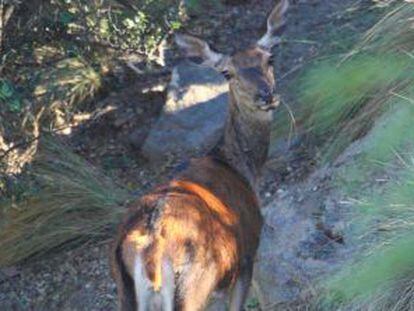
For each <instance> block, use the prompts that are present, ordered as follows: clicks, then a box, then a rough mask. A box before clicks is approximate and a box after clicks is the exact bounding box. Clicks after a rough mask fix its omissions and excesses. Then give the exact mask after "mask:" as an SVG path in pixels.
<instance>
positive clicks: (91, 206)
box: [0, 137, 129, 266]
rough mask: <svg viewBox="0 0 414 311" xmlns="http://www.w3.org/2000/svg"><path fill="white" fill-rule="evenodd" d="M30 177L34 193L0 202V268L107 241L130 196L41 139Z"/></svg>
mask: <svg viewBox="0 0 414 311" xmlns="http://www.w3.org/2000/svg"><path fill="white" fill-rule="evenodd" d="M31 174H32V175H33V176H34V178H35V180H36V183H37V191H36V192H35V193H33V194H32V195H31V196H29V197H27V198H24V199H22V200H18V201H15V200H6V201H2V202H0V213H1V214H2V215H3V216H4V217H2V221H1V223H0V248H1V249H3V250H7V251H3V252H1V253H0V266H8V265H13V264H16V263H20V262H22V261H24V260H27V259H29V258H33V257H36V256H44V255H48V254H50V251H52V250H56V249H58V248H60V249H62V248H70V247H73V246H75V245H77V246H79V245H82V244H85V243H90V242H93V241H97V240H102V239H105V238H108V237H110V236H111V233H112V232H113V229H114V228H115V227H116V224H117V223H118V222H119V219H120V216H121V215H122V213H123V209H122V208H121V206H122V204H124V203H125V202H126V201H127V200H128V198H129V194H128V192H127V191H126V190H125V189H124V188H123V187H121V186H119V185H118V184H116V183H115V182H114V181H112V180H110V179H109V178H108V177H106V176H105V175H103V174H102V173H101V172H99V171H97V170H96V169H95V168H93V167H92V166H91V165H90V164H89V163H87V162H86V161H85V160H83V159H82V158H81V157H79V156H78V155H76V154H74V153H73V152H72V151H71V150H70V149H69V148H68V147H67V146H65V145H64V144H62V143H60V142H58V141H57V140H55V139H53V138H50V137H49V138H44V139H42V141H41V144H40V149H39V152H38V154H37V157H36V159H35V161H34V162H33V164H32V169H31Z"/></svg>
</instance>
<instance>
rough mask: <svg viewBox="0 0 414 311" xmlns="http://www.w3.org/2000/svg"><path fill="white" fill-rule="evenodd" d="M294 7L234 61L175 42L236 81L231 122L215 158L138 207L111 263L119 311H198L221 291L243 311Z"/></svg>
mask: <svg viewBox="0 0 414 311" xmlns="http://www.w3.org/2000/svg"><path fill="white" fill-rule="evenodd" d="M287 8H288V0H281V1H280V2H279V4H278V5H277V6H276V7H275V8H274V9H273V11H272V13H271V14H270V17H269V18H268V21H267V32H266V34H265V35H264V36H263V37H262V38H261V39H260V40H259V41H258V42H257V43H256V44H255V45H254V46H253V47H251V48H249V49H248V50H246V51H243V52H239V53H236V54H234V55H233V56H225V55H223V54H219V53H217V52H214V51H213V50H211V49H210V48H209V46H208V44H207V43H206V42H204V41H202V40H200V39H197V38H194V37H191V36H187V35H177V36H176V42H177V44H178V46H180V47H181V48H182V49H183V50H184V51H185V53H186V54H187V56H189V57H196V58H198V59H202V60H203V65H206V66H211V67H213V68H215V69H217V70H218V71H220V72H222V73H223V74H224V75H225V77H226V78H227V79H228V80H229V85H230V95H229V98H230V99H229V105H230V107H229V108H230V109H229V111H230V113H229V117H228V120H227V122H226V126H225V131H224V134H223V137H222V139H221V140H220V142H219V143H218V144H217V146H216V147H215V148H213V149H212V151H211V152H210V153H209V154H208V155H207V156H205V157H202V158H194V159H192V160H191V161H190V164H189V166H188V167H187V168H186V169H185V170H184V171H182V172H181V173H179V174H178V175H177V176H175V177H174V178H173V179H172V180H171V181H170V182H169V183H167V184H166V185H164V186H161V187H158V188H156V189H155V190H153V191H152V192H150V193H149V194H147V195H144V196H143V197H141V198H140V199H139V200H137V201H136V202H134V203H132V204H131V206H130V208H129V210H128V212H127V215H126V217H125V219H124V221H123V222H122V224H121V225H120V227H119V232H118V236H117V239H116V241H115V243H114V248H113V254H112V255H113V257H112V261H111V264H112V270H113V275H114V278H115V280H116V283H117V287H118V296H119V307H120V310H123V311H124V310H139V311H144V310H168V311H170V310H171V311H172V310H185V311H197V310H202V309H203V308H205V307H206V305H207V304H208V300H209V297H210V296H211V294H212V293H213V292H216V291H224V292H226V293H227V292H228V293H229V296H230V310H232V311H236V310H237V311H238V310H242V309H243V305H244V303H245V300H246V296H247V292H248V289H249V286H250V282H251V278H252V270H253V262H254V258H255V254H256V250H257V247H258V244H259V238H260V231H261V227H262V217H261V214H260V208H259V203H258V199H257V196H256V191H255V189H256V185H257V180H258V177H259V175H260V170H261V168H262V166H263V164H264V162H265V160H266V157H267V151H268V145H269V139H270V122H271V119H272V110H273V109H274V108H275V107H276V106H277V105H278V101H277V100H276V96H275V94H274V89H275V79H274V76H273V66H272V55H271V52H270V51H271V48H272V46H274V45H275V44H277V43H279V41H280V39H279V37H278V34H279V32H280V30H281V27H282V26H283V25H284V23H285V18H284V15H285V13H286V10H287Z"/></svg>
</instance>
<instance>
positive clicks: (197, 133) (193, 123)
mask: <svg viewBox="0 0 414 311" xmlns="http://www.w3.org/2000/svg"><path fill="white" fill-rule="evenodd" d="M227 91H228V84H227V83H226V81H225V79H223V78H222V77H221V75H220V74H219V73H217V72H215V71H214V70H213V69H209V68H205V67H201V66H197V65H194V64H190V63H186V62H185V63H182V64H180V65H178V66H176V67H175V68H174V70H173V73H172V78H171V82H170V85H169V89H168V95H167V102H166V104H165V106H164V109H163V111H162V113H161V116H160V118H159V120H158V121H157V123H156V124H155V126H154V127H153V128H152V129H151V131H150V133H149V135H148V137H147V139H146V141H145V143H144V145H143V147H142V153H143V154H144V156H146V157H147V158H148V159H150V160H151V161H158V160H162V159H165V158H166V157H167V156H168V155H169V154H174V155H179V156H189V155H194V154H198V153H201V152H205V151H206V150H208V149H209V148H211V147H212V146H213V145H214V144H215V143H216V142H217V141H218V139H219V138H220V135H221V134H222V131H223V127H224V123H225V121H226V116H227V111H228V110H227V102H228V94H227Z"/></svg>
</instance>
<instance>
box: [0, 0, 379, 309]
mask: <svg viewBox="0 0 414 311" xmlns="http://www.w3.org/2000/svg"><path fill="white" fill-rule="evenodd" d="M292 2H293V1H292ZM294 2H295V3H294V4H293V5H292V8H291V10H290V13H289V21H288V27H287V30H286V33H285V36H284V38H285V42H284V43H283V44H282V45H281V46H280V47H278V48H276V49H275V54H276V68H275V70H276V77H277V80H278V82H279V89H280V92H281V94H282V98H283V100H284V102H285V103H286V104H288V105H291V106H294V105H295V102H294V94H292V87H291V85H292V82H293V81H294V78H295V75H296V74H297V72H298V71H299V70H300V69H301V68H302V67H303V66H304V65H305V64H307V63H308V62H309V61H310V60H311V59H314V58H315V57H322V56H323V55H326V51H329V52H330V53H340V52H342V51H343V48H344V45H346V44H349V42H352V40H353V38H355V36H356V35H357V34H359V33H361V31H364V30H365V29H367V28H368V27H369V26H370V25H372V22H373V21H371V20H370V19H369V18H368V17H367V15H364V14H363V12H364V11H363V10H364V9H366V8H367V6H368V5H370V4H371V1H368V0H366V1H355V0H298V1H294ZM273 3H274V1H271V0H262V1H249V2H248V3H246V4H241V5H235V6H225V7H224V8H213V9H212V10H211V11H208V13H203V14H202V13H199V14H198V16H195V17H194V20H193V21H192V27H191V33H193V34H196V35H198V36H200V37H203V38H205V39H206V40H207V41H209V42H210V43H212V45H213V46H214V47H215V48H216V49H217V50H220V51H223V52H228V53H231V52H232V51H234V50H237V49H240V48H243V47H245V46H247V45H248V44H251V43H252V41H251V38H259V36H260V34H261V33H262V32H263V31H264V29H265V16H266V14H267V12H269V11H270V9H271V7H272V5H273ZM344 38H349V39H344ZM347 41H348V42H347ZM173 55H174V53H173ZM177 62H178V60H177V59H176V58H174V57H173V58H172V59H171V60H169V65H168V66H169V67H168V68H169V69H170V68H171V66H172V65H174V64H176V63H177ZM169 79H170V74H169V71H168V70H166V71H165V72H160V73H158V74H153V75H150V76H142V77H140V78H138V79H135V82H134V84H133V85H130V86H128V87H127V88H125V89H124V90H122V91H121V92H120V93H113V94H110V96H109V97H108V98H106V99H105V100H104V101H103V102H102V103H101V106H102V110H104V109H105V108H106V107H111V106H114V107H116V108H117V109H115V110H114V111H113V112H111V113H108V114H106V115H105V116H104V117H101V118H97V119H96V120H95V121H94V122H90V123H89V124H86V125H84V126H83V127H81V128H79V129H77V130H75V132H74V134H73V135H72V136H71V139H70V144H71V145H72V146H73V148H74V149H75V150H76V151H77V152H78V153H79V154H81V155H83V156H85V157H86V158H87V159H88V160H89V161H91V162H92V163H94V164H95V165H96V166H98V167H100V168H103V169H104V170H105V171H106V172H107V173H108V174H109V175H112V176H114V177H116V178H119V179H120V180H121V181H123V182H124V183H125V184H126V185H127V186H128V188H130V189H131V190H132V191H136V193H137V194H139V193H141V192H143V191H145V190H146V189H148V188H149V187H151V186H152V185H153V184H155V183H157V182H159V181H160V180H162V179H163V178H165V176H168V175H169V171H170V169H171V168H172V167H173V166H174V164H173V163H172V162H171V161H170V160H169V159H164V160H163V162H162V165H157V166H156V168H155V167H154V166H151V165H149V163H148V162H147V161H146V160H145V158H144V157H142V155H141V153H140V148H141V147H142V144H143V143H144V141H145V138H146V137H147V136H148V133H149V130H150V129H151V127H153V125H154V124H156V122H157V120H158V116H159V114H160V112H161V111H162V107H163V105H164V103H165V100H166V91H165V90H166V85H167V83H168V81H169ZM286 122H289V120H286ZM280 146H282V147H280ZM274 147H275V148H273V149H272V150H274V151H273V154H272V157H271V158H270V159H269V163H268V165H267V169H266V170H265V176H264V177H263V181H262V183H261V190H260V194H261V197H262V201H263V205H264V210H263V211H264V215H265V217H266V227H265V230H264V233H263V242H262V246H261V251H260V254H259V256H258V258H257V271H256V274H255V286H254V290H253V291H252V298H251V299H250V300H249V306H250V308H251V309H258V308H259V303H258V301H260V302H261V303H262V306H261V309H263V310H275V309H280V310H286V309H287V308H288V307H289V306H291V305H292V304H296V306H297V305H298V304H300V303H304V302H306V299H307V297H308V295H311V294H312V293H311V289H312V286H311V281H312V280H313V279H314V278H315V276H316V275H318V273H320V272H321V271H325V272H326V271H329V267H330V266H331V265H330V264H331V261H332V260H334V258H336V257H337V256H339V255H340V254H341V252H342V251H341V247H342V245H343V244H342V243H343V241H342V238H341V236H340V231H341V222H340V219H338V217H340V215H339V214H338V213H337V212H335V211H336V208H335V207H336V204H337V201H336V200H331V201H330V199H329V197H328V199H327V196H328V195H331V196H332V197H333V196H334V194H333V193H331V192H329V189H328V187H327V185H328V184H329V176H330V173H329V171H323V170H322V171H320V172H314V173H312V170H313V166H312V161H311V159H312V156H310V157H303V156H298V154H300V153H299V152H298V150H297V149H296V151H295V150H290V149H287V147H286V144H283V143H281V144H279V143H275V144H274ZM280 148H282V149H283V148H284V149H283V150H281V149H280ZM282 151H283V152H284V153H289V154H291V155H292V156H289V157H285V158H284V159H285V160H284V162H283V164H281V162H280V161H279V159H280V157H278V155H279V154H278V153H280V152H282ZM276 159H278V160H276ZM309 174H310V177H308V176H309ZM136 189H138V190H136ZM327 202H328V204H327ZM329 202H331V203H329ZM2 251H7V250H2ZM107 254H108V243H106V242H105V243H102V244H99V245H90V246H87V247H83V248H81V249H77V250H75V251H70V252H65V253H60V254H57V255H51V256H50V257H49V258H46V259H44V260H42V261H36V262H28V263H26V264H24V265H22V266H18V267H10V268H7V269H2V270H0V309H1V310H115V309H116V290H115V285H114V283H113V282H112V280H111V278H110V276H109V269H108V262H107V258H108V256H107Z"/></svg>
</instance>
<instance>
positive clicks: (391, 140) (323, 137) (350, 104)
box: [300, 2, 414, 311]
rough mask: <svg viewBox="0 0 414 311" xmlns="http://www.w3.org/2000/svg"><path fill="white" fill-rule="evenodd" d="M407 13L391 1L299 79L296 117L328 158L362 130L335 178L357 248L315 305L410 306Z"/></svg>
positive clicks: (410, 10) (411, 68)
mask: <svg viewBox="0 0 414 311" xmlns="http://www.w3.org/2000/svg"><path fill="white" fill-rule="evenodd" d="M413 16H414V5H413V4H407V3H405V4H401V3H398V2H397V3H395V6H393V7H390V9H389V11H388V13H387V14H386V15H385V16H384V18H383V19H382V20H381V21H380V22H379V23H378V24H377V25H375V26H374V27H373V28H372V29H371V30H370V31H368V32H367V34H366V35H365V36H364V38H363V40H362V41H361V43H359V44H358V45H356V47H355V48H354V49H353V50H352V51H350V53H348V55H347V56H346V57H345V58H343V57H342V58H340V59H338V58H337V59H334V60H333V61H332V60H330V61H324V62H320V63H318V64H314V65H313V67H311V68H310V69H308V71H307V72H306V74H305V75H304V76H303V77H302V80H301V84H300V88H301V91H300V100H301V101H302V102H303V103H305V104H306V107H304V109H303V110H302V111H301V113H302V115H301V116H300V118H301V120H303V121H302V124H303V125H304V128H305V131H306V132H307V133H308V135H309V136H310V137H311V138H313V140H312V141H313V142H319V143H320V144H321V146H322V148H321V151H322V154H323V158H324V160H325V161H326V162H327V163H333V161H334V159H336V157H337V155H339V154H340V153H341V152H342V151H344V150H345V149H346V148H347V147H349V146H350V144H351V143H352V142H354V141H356V140H357V139H359V138H361V137H362V136H364V139H363V140H360V141H358V142H357V143H356V144H355V145H353V148H350V149H348V150H349V152H350V153H349V154H350V155H352V160H350V159H347V160H346V161H345V164H343V163H342V162H341V163H342V165H339V166H340V167H339V168H338V169H337V170H336V171H335V172H336V174H335V176H333V182H334V183H335V187H337V188H338V190H340V191H341V192H342V193H343V194H345V195H347V199H349V202H353V204H352V211H351V212H350V214H349V215H348V216H349V219H348V220H349V225H350V226H351V228H349V232H348V237H347V241H348V243H349V244H351V245H353V246H354V247H355V250H356V251H355V252H354V255H353V258H351V259H350V260H349V261H345V260H344V262H343V265H342V266H341V267H340V268H339V272H338V273H337V274H334V275H332V276H330V277H328V278H327V279H326V280H324V281H323V282H322V285H323V287H324V288H325V290H326V292H325V293H324V296H323V298H322V299H321V300H322V301H321V302H320V304H319V307H320V309H325V310H336V309H340V310H381V311H382V310H411V309H412V307H413V304H412V301H413V299H414V286H413V282H412V278H413V277H414V270H413V267H414V252H413V251H412V250H413V244H414V234H413V232H414V210H413V206H414V191H413V187H414V160H413V159H414V143H413V142H414V123H413V121H412V120H413V118H414V57H413V51H414V40H413V39H414V28H413V27H412V19H413ZM355 150H358V152H357V153H355ZM326 162H325V163H326ZM379 180H381V182H379ZM410 280H411V281H410ZM410 301H411V302H410Z"/></svg>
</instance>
